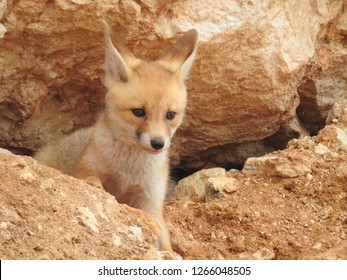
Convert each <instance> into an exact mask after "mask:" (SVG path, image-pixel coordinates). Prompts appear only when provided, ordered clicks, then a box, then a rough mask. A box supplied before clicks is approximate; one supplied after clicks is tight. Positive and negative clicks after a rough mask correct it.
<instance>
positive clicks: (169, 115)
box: [166, 112, 176, 120]
mask: <svg viewBox="0 0 347 280" xmlns="http://www.w3.org/2000/svg"><path fill="white" fill-rule="evenodd" d="M175 116H176V113H175V112H167V114H166V118H167V119H168V120H173V119H174V118H175Z"/></svg>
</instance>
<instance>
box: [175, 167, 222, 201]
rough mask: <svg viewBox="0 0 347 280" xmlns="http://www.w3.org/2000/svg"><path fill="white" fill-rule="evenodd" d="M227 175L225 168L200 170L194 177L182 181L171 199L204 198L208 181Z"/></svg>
mask: <svg viewBox="0 0 347 280" xmlns="http://www.w3.org/2000/svg"><path fill="white" fill-rule="evenodd" d="M225 175H226V171H225V169H224V168H210V169H203V170H200V171H198V172H196V173H194V174H193V175H190V176H188V177H186V178H184V179H182V180H180V181H179V182H178V184H177V185H176V187H175V188H174V190H173V192H172V194H171V196H170V199H182V198H184V197H186V196H199V197H204V196H205V195H206V187H207V185H208V179H210V178H216V177H221V176H225Z"/></svg>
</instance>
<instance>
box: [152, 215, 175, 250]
mask: <svg viewBox="0 0 347 280" xmlns="http://www.w3.org/2000/svg"><path fill="white" fill-rule="evenodd" d="M155 220H156V221H157V222H158V224H159V226H160V237H159V248H160V249H161V250H163V251H172V247H171V241H170V234H169V231H168V229H167V226H166V223H165V220H164V217H163V213H162V210H161V211H160V212H159V213H158V215H157V217H155Z"/></svg>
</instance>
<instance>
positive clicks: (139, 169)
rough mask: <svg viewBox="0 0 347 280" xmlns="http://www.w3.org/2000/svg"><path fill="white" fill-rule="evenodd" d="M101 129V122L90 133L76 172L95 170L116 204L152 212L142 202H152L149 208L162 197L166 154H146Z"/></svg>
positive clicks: (164, 183)
mask: <svg viewBox="0 0 347 280" xmlns="http://www.w3.org/2000/svg"><path fill="white" fill-rule="evenodd" d="M103 126H104V124H103V123H102V121H101V124H98V125H97V126H96V127H95V128H94V130H93V131H91V133H90V136H89V137H90V139H89V141H88V142H89V143H88V146H87V147H86V150H85V153H84V155H83V156H82V157H81V159H80V161H79V163H78V164H77V166H76V168H77V169H78V168H79V167H80V165H82V166H83V167H87V168H90V169H92V170H94V172H95V173H96V174H98V177H99V178H100V180H101V183H102V187H103V188H104V189H105V190H106V191H108V192H109V193H111V194H113V195H114V196H115V197H116V199H117V201H118V202H119V203H126V204H128V205H129V206H132V207H136V208H140V209H143V210H146V211H148V212H151V209H147V208H148V207H146V205H144V202H145V201H148V200H153V202H152V204H153V203H154V204H156V203H157V202H158V203H159V202H161V201H163V200H164V197H165V192H166V185H167V180H168V175H169V164H168V158H167V151H163V152H161V153H158V154H151V153H148V152H146V151H144V150H143V149H141V148H140V147H137V146H135V145H132V144H129V143H124V142H123V141H122V140H121V139H117V138H115V137H114V135H112V134H110V133H109V131H108V130H105V129H103ZM76 168H75V170H76ZM73 173H74V171H72V174H73Z"/></svg>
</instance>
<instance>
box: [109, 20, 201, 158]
mask: <svg viewBox="0 0 347 280" xmlns="http://www.w3.org/2000/svg"><path fill="white" fill-rule="evenodd" d="M104 25H105V32H104V35H105V72H106V78H105V83H106V86H107V88H108V92H107V94H106V111H105V112H106V117H107V118H108V120H109V121H108V123H109V124H110V125H111V126H112V131H114V133H115V134H116V135H115V137H118V139H119V140H122V141H125V142H126V143H128V144H134V145H138V146H140V147H141V148H142V149H144V150H146V151H148V152H150V153H160V152H162V151H164V150H167V149H168V148H169V146H170V144H171V139H172V137H173V135H174V133H175V131H176V130H177V128H178V127H179V125H180V124H181V122H182V119H183V117H184V112H185V107H186V103H187V91H186V87H185V84H184V81H185V79H186V77H187V75H188V72H189V69H190V68H191V66H192V64H193V61H194V56H195V52H196V45H197V37H198V33H197V31H196V30H195V29H192V30H190V31H188V32H186V33H185V34H184V35H183V36H182V37H181V38H180V39H178V40H177V42H176V43H175V44H174V45H173V46H172V47H171V49H169V50H168V51H167V52H166V53H165V55H164V56H163V57H162V58H160V59H159V60H156V61H144V60H141V59H138V58H136V57H135V56H134V55H133V54H132V52H131V51H130V50H129V49H128V48H127V46H126V45H125V44H124V43H123V40H122V39H121V38H120V37H118V36H117V35H116V34H114V33H113V32H111V29H110V27H109V26H108V25H107V23H104Z"/></svg>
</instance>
